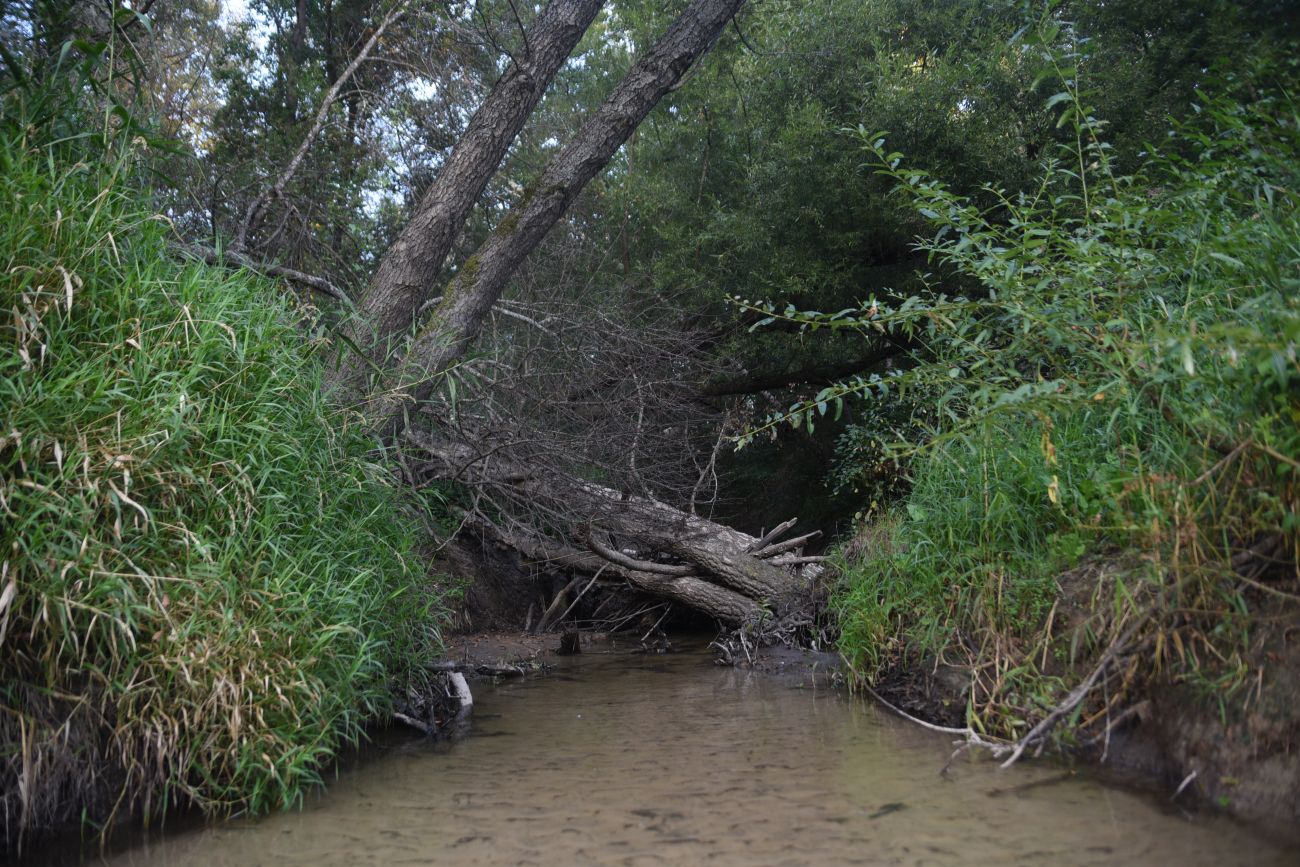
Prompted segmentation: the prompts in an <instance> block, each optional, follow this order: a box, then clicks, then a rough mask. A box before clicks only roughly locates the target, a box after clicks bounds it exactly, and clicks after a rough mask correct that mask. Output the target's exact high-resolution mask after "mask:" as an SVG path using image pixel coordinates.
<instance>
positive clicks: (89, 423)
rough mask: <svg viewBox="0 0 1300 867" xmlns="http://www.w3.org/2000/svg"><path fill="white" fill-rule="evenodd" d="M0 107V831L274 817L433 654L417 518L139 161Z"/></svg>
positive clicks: (26, 103) (270, 318)
mask: <svg viewBox="0 0 1300 867" xmlns="http://www.w3.org/2000/svg"><path fill="white" fill-rule="evenodd" d="M3 108H4V112H5V114H4V117H3V122H2V123H0V213H2V214H3V218H2V219H0V262H3V276H0V310H3V311H4V320H3V322H2V323H0V415H2V416H3V418H2V421H0V514H2V517H0V570H2V572H3V574H2V576H0V834H2V835H3V836H4V838H5V839H6V842H7V843H8V844H9V845H10V846H12V845H14V844H15V843H17V842H18V841H19V840H20V838H21V837H22V836H23V835H24V834H27V833H29V832H31V831H33V830H35V829H39V828H43V827H48V826H51V825H54V824H59V823H63V822H68V821H75V820H77V819H85V820H87V821H88V822H90V823H91V824H92V825H93V824H94V823H96V822H104V821H107V820H109V819H110V818H111V817H113V816H118V817H121V816H125V815H128V814H132V813H138V812H143V813H144V814H146V815H149V816H157V815H158V814H160V813H161V812H162V811H163V809H164V808H165V807H166V806H167V805H169V804H174V803H176V802H190V803H194V804H197V805H199V806H200V807H202V808H203V809H205V810H208V811H212V812H221V813H225V812H230V811H242V810H252V811H257V810H264V809H267V808H272V807H276V806H280V805H290V804H293V803H295V802H297V801H299V800H300V799H301V796H302V793H303V791H304V787H307V786H309V785H311V784H313V783H315V782H316V781H317V780H318V779H319V774H320V771H321V769H322V767H323V763H325V762H327V761H328V760H329V759H330V758H331V757H332V756H333V755H334V753H335V751H336V750H337V749H338V748H339V746H340V745H341V744H343V743H345V742H349V741H353V740H355V739H356V738H357V737H358V736H359V735H360V731H361V726H362V725H363V723H364V722H365V721H366V720H368V719H370V718H373V717H374V716H376V715H378V714H381V713H382V712H383V711H384V709H385V707H386V705H387V703H388V700H389V698H388V697H389V687H390V683H392V682H393V681H395V680H397V681H400V680H401V679H403V678H405V677H407V676H408V671H407V668H406V666H407V664H408V661H409V660H412V659H417V658H420V657H421V656H422V648H423V647H424V646H425V645H428V644H430V643H433V642H436V640H437V633H436V624H437V622H438V619H437V614H438V611H437V605H436V600H435V599H433V598H431V597H430V596H428V595H426V594H427V591H426V589H425V586H424V585H425V584H426V583H427V582H425V581H424V580H423V579H424V578H425V576H424V573H423V564H422V563H421V561H420V559H419V558H418V557H417V556H416V555H415V549H414V544H413V543H414V539H413V537H412V533H411V530H410V528H411V527H412V526H415V525H416V522H414V521H412V520H411V519H410V517H409V515H404V514H403V513H402V509H403V501H402V497H401V495H399V493H398V491H397V490H396V489H395V488H394V487H393V485H392V484H391V483H390V480H389V475H388V472H387V471H386V470H385V469H384V468H383V467H381V466H379V465H378V464H377V463H376V462H375V460H376V459H375V458H374V457H372V456H371V454H370V453H369V449H370V448H371V443H370V441H369V440H368V439H367V438H366V437H365V436H364V435H363V433H362V432H361V431H360V430H359V429H358V427H357V426H356V424H355V420H354V419H351V418H350V417H349V415H348V414H346V413H344V412H341V411H339V410H337V409H335V408H334V407H332V406H330V405H329V404H328V403H327V402H326V401H325V400H324V399H323V398H322V396H321V389H320V372H319V367H318V364H317V362H316V347H315V346H314V345H313V344H312V343H310V342H308V341H306V340H305V339H304V337H303V332H302V331H301V330H300V329H299V328H298V326H297V324H296V323H297V319H298V314H297V313H296V311H295V310H294V309H293V305H292V303H291V302H289V301H286V300H285V298H284V296H283V294H282V292H281V290H279V289H277V288H276V287H273V286H271V285H269V284H267V283H265V282H263V281H261V280H259V279H256V278H253V277H251V276H249V275H247V274H230V273H228V272H225V271H222V270H218V269H213V268H209V267H207V266H204V265H199V264H185V263H182V262H179V261H178V259H177V258H176V256H175V254H174V251H173V250H172V249H170V248H169V237H170V234H171V230H170V227H169V224H168V221H167V220H166V219H164V218H163V217H160V216H158V215H157V214H156V213H155V212H154V211H153V210H152V209H151V207H150V206H149V204H148V201H147V199H146V198H145V196H144V195H142V193H141V192H140V191H141V189H142V188H143V184H142V182H141V175H140V171H141V165H142V160H141V159H139V158H138V157H139V154H138V153H137V152H136V151H138V150H139V149H142V148H143V145H142V144H141V143H140V142H139V141H138V140H137V141H136V142H135V143H128V142H127V141H126V140H125V137H121V136H113V135H104V134H80V133H79V134H74V135H72V136H70V137H69V136H67V135H65V134H64V133H65V132H67V131H69V130H72V131H75V130H83V129H92V130H93V129H100V130H104V129H106V128H108V127H111V126H113V125H114V123H115V118H114V117H113V116H111V115H108V116H96V115H93V114H91V115H89V116H87V115H84V114H83V115H80V116H72V117H71V118H70V115H69V112H72V111H74V110H72V109H68V108H67V107H66V106H62V107H60V106H56V107H55V109H54V110H51V109H50V107H49V106H48V105H46V104H43V103H41V102H40V95H39V94H37V95H36V97H32V96H31V95H26V96H25V95H24V94H23V93H22V92H21V91H15V92H14V93H11V94H10V95H9V96H7V97H6V100H5V102H4V105H3ZM42 117H43V118H45V120H41V118H42Z"/></svg>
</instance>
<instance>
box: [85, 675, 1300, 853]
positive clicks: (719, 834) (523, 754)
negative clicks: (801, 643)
mask: <svg viewBox="0 0 1300 867" xmlns="http://www.w3.org/2000/svg"><path fill="white" fill-rule="evenodd" d="M475 693H476V700H475V719H476V722H475V727H474V733H473V734H472V735H471V736H470V737H468V738H465V739H463V740H461V741H459V742H457V743H455V744H453V745H451V746H449V747H447V746H443V747H439V748H431V747H430V746H428V745H427V744H426V743H425V742H424V741H422V740H419V739H416V738H405V737H403V736H401V735H400V734H398V735H395V736H394V737H393V738H390V739H389V740H388V741H387V742H386V743H383V744H380V745H379V746H377V747H376V748H375V749H373V750H370V751H369V753H368V755H367V756H366V757H365V758H364V759H363V760H362V761H359V762H358V763H357V766H356V767H355V768H353V769H349V770H347V771H345V772H344V773H342V774H341V776H340V777H339V779H337V780H335V781H333V782H332V783H331V785H330V786H329V788H328V790H327V791H325V792H324V793H322V794H321V795H319V796H317V797H313V798H310V799H309V800H308V804H307V806H306V808H305V809H304V810H303V811H302V812H292V813H283V814H278V815H273V816H270V817H268V818H265V819H261V820H257V821H251V820H250V821H235V822H228V823H224V824H219V825H215V826H212V827H208V828H203V829H197V830H193V831H189V832H183V833H173V834H167V835H163V837H162V838H161V839H158V840H156V841H154V842H150V843H146V844H142V845H138V846H136V847H135V848H133V849H130V850H127V851H125V852H122V853H120V854H118V855H115V856H112V857H110V858H108V859H107V862H106V863H108V864H111V865H114V867H128V865H130V867H145V865H149V867H154V865H239V867H249V865H259V864H265V865H272V864H274V865H296V864H301V865H311V867H324V865H334V864H339V865H342V864H375V865H385V867H394V865H404V864H436V865H456V864H557V865H568V864H629V865H631V864H702V863H711V864H800V865H802V864H908V865H911V864H918V865H919V864H995V863H998V864H1009V863H1014V864H1052V865H1057V864H1071V865H1082V864H1180V865H1196V864H1207V865H1209V864H1213V865H1226V864H1251V865H1259V864H1274V863H1277V864H1283V863H1296V855H1295V853H1294V852H1292V851H1290V850H1289V849H1288V847H1286V846H1284V845H1282V844H1280V843H1275V842H1268V841H1266V840H1264V839H1262V838H1260V837H1259V836H1257V835H1256V834H1255V833H1254V832H1252V831H1251V830H1250V829H1248V828H1246V827H1244V826H1241V825H1238V824H1236V823H1234V822H1232V821H1229V820H1227V819H1223V818H1221V817H1214V816H1198V817H1196V818H1189V817H1187V816H1185V815H1183V814H1181V813H1179V812H1177V811H1175V810H1172V809H1169V808H1168V807H1167V804H1166V802H1165V799H1164V798H1157V797H1156V796H1153V795H1148V794H1141V793H1136V792H1134V791H1130V790H1126V789H1123V788H1118V787H1113V786H1108V785H1103V784H1102V783H1100V782H1097V781H1096V780H1095V779H1092V778H1090V776H1089V775H1087V774H1084V773H1077V774H1072V773H1069V772H1068V771H1066V770H1065V769H1064V768H1062V767H1061V766H1059V765H1052V764H1048V763H1047V762H1043V761H1040V762H1027V763H1025V764H1023V765H1021V766H1019V767H1016V768H1014V769H1011V770H1007V771H1002V770H999V769H998V767H997V765H996V763H994V762H993V761H991V760H989V759H987V758H983V757H977V758H974V759H970V758H961V759H958V761H957V762H955V763H954V765H953V767H952V769H951V771H950V772H949V774H948V775H947V776H941V775H940V770H941V769H942V768H943V766H944V764H945V763H946V762H947V760H948V757H949V754H950V753H951V752H952V745H951V738H950V737H949V736H946V735H942V734H934V733H931V732H927V731H925V730H922V729H920V728H917V727H915V726H913V725H911V724H910V723H907V722H905V721H902V720H899V719H897V718H895V717H893V716H892V715H890V714H889V713H888V712H887V711H882V710H879V709H877V708H874V707H872V706H870V705H868V704H866V703H864V702H863V701H861V700H858V699H852V698H848V697H846V696H845V695H844V694H843V693H842V692H838V691H833V690H830V689H827V688H826V687H825V685H824V684H821V685H817V686H815V687H814V685H813V680H812V679H811V678H809V677H808V675H807V674H806V673H804V674H802V675H793V676H792V675H769V674H762V673H755V672H749V671H742V670H733V669H728V668H720V667H718V666H716V665H713V664H712V661H711V657H710V656H709V655H708V654H707V653H706V652H704V651H702V650H701V651H692V652H687V653H678V654H669V655H662V656H647V655H635V654H629V653H626V652H619V651H605V652H600V651H599V650H593V651H591V652H586V653H584V654H583V655H581V656H578V657H572V658H567V659H562V660H560V661H559V662H558V666H557V669H556V670H555V671H554V672H553V673H552V674H550V675H549V676H546V677H534V678H530V679H528V680H525V681H521V682H505V683H501V684H499V685H496V686H491V685H488V684H485V683H479V684H477V686H476V688H475Z"/></svg>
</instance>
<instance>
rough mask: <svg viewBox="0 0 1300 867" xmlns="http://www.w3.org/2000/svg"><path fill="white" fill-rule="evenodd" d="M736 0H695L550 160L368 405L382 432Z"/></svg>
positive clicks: (393, 284) (423, 388)
mask: <svg viewBox="0 0 1300 867" xmlns="http://www.w3.org/2000/svg"><path fill="white" fill-rule="evenodd" d="M743 4H744V0H694V2H692V3H691V5H690V6H688V7H687V8H686V10H685V11H684V12H683V13H682V14H681V16H680V17H678V19H677V20H676V21H675V22H673V24H672V26H671V27H669V29H668V31H667V32H666V33H665V34H664V35H663V36H662V37H661V38H660V39H659V41H658V42H657V43H655V45H654V47H653V48H651V50H650V51H649V53H648V54H647V55H646V56H644V57H642V58H641V59H640V60H638V61H637V62H636V63H635V64H634V65H633V66H632V68H631V69H630V70H629V71H628V73H627V75H626V76H625V77H624V78H623V80H622V81H621V82H619V84H618V86H617V87H615V88H614V91H613V93H611V94H610V96H609V98H608V99H606V100H605V102H604V103H603V104H602V105H601V107H600V108H599V109H598V110H597V111H596V113H595V114H594V115H593V116H592V117H591V119H590V120H588V121H587V123H586V124H585V125H584V126H583V128H582V129H581V130H580V131H579V132H578V134H577V135H576V136H575V137H574V138H573V140H572V141H570V142H569V144H568V145H567V146H566V147H565V148H564V150H562V151H561V152H560V153H559V154H557V155H556V156H555V158H554V159H552V160H551V162H550V163H549V164H548V165H547V167H546V169H545V170H544V171H543V173H542V177H541V179H540V180H539V181H538V182H537V183H535V184H534V185H533V186H532V188H531V189H530V190H528V191H526V192H525V193H524V196H523V198H522V199H521V200H520V201H519V202H518V203H517V204H516V205H515V206H514V207H513V208H512V209H511V210H510V213H509V214H508V215H507V216H506V217H505V219H503V220H502V221H501V224H500V225H499V226H498V227H497V228H496V230H494V231H493V233H492V235H491V236H490V237H489V238H488V240H487V242H486V243H485V244H484V245H483V247H482V248H481V249H480V250H479V252H478V253H477V254H476V255H474V256H472V257H470V259H469V260H468V261H467V262H466V263H465V266H464V267H463V268H462V269H461V271H460V273H459V274H458V275H457V276H456V279H455V280H453V281H452V284H451V286H450V287H449V288H448V290H447V291H446V292H445V293H444V295H443V300H442V302H441V303H440V304H439V307H438V311H437V313H436V314H435V316H434V319H433V321H432V322H431V323H430V325H429V327H427V328H426V329H425V330H424V331H423V332H421V333H420V334H419V335H418V336H417V337H416V338H415V340H414V342H413V343H412V345H411V347H410V349H409V350H408V351H407V354H406V356H405V357H404V358H403V360H402V362H401V364H400V365H399V366H398V370H397V372H396V376H395V377H394V379H395V383H394V385H393V387H390V388H385V389H381V390H380V391H379V392H378V393H377V396H376V397H375V399H374V400H373V401H372V403H371V406H370V408H369V410H370V413H371V418H372V420H373V421H374V422H375V423H376V425H377V427H378V429H379V430H380V431H381V432H383V433H385V434H389V435H391V434H393V433H395V432H396V431H397V430H398V429H400V427H401V423H402V414H403V408H404V405H405V404H406V403H407V402H409V401H412V400H416V401H418V400H423V399H424V398H426V397H428V395H429V394H430V393H431V392H432V390H433V387H434V382H435V377H436V375H437V373H438V372H440V371H442V370H445V369H446V368H447V367H448V366H449V365H450V364H452V363H453V362H454V361H456V360H457V359H459V358H460V357H461V356H462V355H463V354H464V352H465V350H466V349H467V348H468V347H469V344H470V342H471V341H472V340H473V339H474V338H475V337H476V336H477V334H478V332H479V329H480V327H481V326H482V323H483V320H484V318H485V317H486V316H487V313H488V311H489V309H491V307H492V305H493V304H494V303H495V302H496V300H497V299H498V298H499V297H500V296H501V293H502V292H503V291H504V289H505V287H506V283H507V281H508V280H509V279H510V277H511V275H512V274H513V273H514V271H515V269H516V268H517V267H518V266H519V264H520V263H521V262H522V261H523V260H524V258H525V257H526V256H527V255H528V254H529V253H530V252H531V251H532V250H533V248H534V247H535V246H537V244H538V243H539V242H540V241H541V240H542V238H543V237H544V236H545V235H546V233H547V232H548V231H549V230H550V228H551V227H552V226H553V225H555V223H556V222H557V221H558V220H559V219H560V217H561V216H562V215H563V214H564V212H565V210H566V209H567V208H568V207H569V205H570V203H572V202H573V200H574V199H575V198H576V197H577V195H578V194H579V193H580V192H581V191H582V189H583V187H584V186H586V184H587V182H588V181H590V180H591V179H592V178H593V177H595V176H596V173H597V172H599V171H600V170H601V169H602V168H604V166H605V165H606V163H608V162H609V160H610V158H611V157H612V156H613V155H614V153H615V152H616V151H617V150H618V149H619V147H621V146H622V144H623V143H624V142H625V141H627V138H628V136H630V135H631V134H632V132H633V130H635V129H636V127H637V125H638V124H640V123H641V121H642V120H643V119H644V118H645V116H646V115H647V114H649V113H650V110H651V109H652V108H654V107H655V105H657V104H658V102H659V100H660V98H662V97H663V95H664V94H665V93H667V92H668V91H669V89H671V88H672V87H673V86H674V85H675V84H676V83H677V82H678V81H680V80H681V78H682V76H683V75H684V74H685V73H686V71H687V70H688V69H689V68H690V67H691V65H692V64H693V63H694V62H695V61H696V60H697V59H698V58H699V57H700V56H701V55H702V54H704V53H705V51H707V50H708V49H709V47H710V46H711V45H712V44H713V42H714V40H716V39H717V37H718V34H719V33H721V31H722V28H723V27H724V26H725V25H726V23H727V22H728V21H729V20H731V17H732V16H733V15H734V14H735V13H736V11H737V10H738V9H739V8H740V7H741V6H742V5H743ZM381 270H382V269H381ZM403 279H405V278H400V277H397V276H392V275H390V274H388V273H384V274H381V275H377V276H376V281H375V285H374V287H373V289H372V291H374V292H378V293H383V294H384V295H386V296H391V297H393V298H394V299H399V300H400V299H403V298H409V297H410V290H409V289H404V288H403V286H404V285H406V284H404V283H402V280H403ZM405 306H406V307H410V306H411V305H410V304H409V303H406V304H405ZM405 315H409V314H405Z"/></svg>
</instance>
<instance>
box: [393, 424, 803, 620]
mask: <svg viewBox="0 0 1300 867" xmlns="http://www.w3.org/2000/svg"><path fill="white" fill-rule="evenodd" d="M405 439H406V441H407V444H408V446H409V448H410V449H412V456H413V457H414V458H415V459H416V460H415V462H414V464H413V472H415V473H416V474H417V477H418V478H419V479H429V478H437V479H449V480H455V481H458V482H461V483H464V484H467V485H469V486H470V487H471V488H472V489H473V490H475V491H476V492H479V493H480V494H481V495H482V496H483V497H484V500H483V502H484V505H485V506H486V508H485V507H481V506H476V507H474V508H472V509H470V510H468V511H467V512H466V514H465V525H466V526H467V527H470V528H472V529H474V530H475V531H477V532H479V533H481V534H484V535H487V536H489V537H490V538H492V539H493V540H494V541H496V542H498V543H501V544H504V545H507V546H509V547H511V548H513V549H515V550H516V551H518V552H519V553H520V554H521V555H522V556H523V557H525V558H527V559H529V560H532V561H534V562H542V563H547V564H550V565H552V566H558V567H559V568H561V569H564V570H565V571H568V572H573V573H579V574H590V575H593V576H596V577H597V579H598V580H599V579H600V578H602V577H603V578H604V579H605V580H607V581H608V580H614V581H623V582H626V583H627V584H628V585H630V586H632V587H634V588H635V589H637V590H640V591H643V592H645V593H649V594H652V595H655V596H660V597H663V598H666V599H669V600H672V601H675V602H679V603H681V604H684V605H686V606H688V607H690V608H693V609H695V610H697V611H701V612H703V613H705V614H708V615H710V616H711V617H714V618H716V619H717V620H719V621H721V622H722V623H724V624H726V625H728V626H741V625H745V624H754V623H757V622H759V621H761V620H764V619H770V620H773V621H779V620H780V619H781V618H783V617H785V616H787V615H790V614H794V613H797V612H798V611H799V609H800V608H801V605H802V602H803V600H804V599H805V598H806V597H807V591H808V589H809V585H810V583H811V581H812V579H813V578H815V577H816V576H817V574H818V573H819V572H820V570H821V566H820V565H819V564H818V562H816V561H818V560H819V559H820V558H815V557H802V556H798V555H795V556H793V557H790V556H786V555H788V554H789V552H791V551H796V550H797V549H798V548H799V547H801V546H802V544H804V543H806V542H807V541H808V540H809V539H810V538H811V537H812V535H814V534H807V535H805V536H801V537H798V538H796V539H792V540H790V541H789V542H784V543H782V542H778V541H776V540H777V539H778V538H779V537H780V535H781V534H783V533H784V532H787V531H788V530H790V529H791V528H792V527H793V526H794V521H793V520H791V521H787V522H785V523H784V524H782V525H781V526H780V527H777V528H775V530H774V531H773V532H772V533H768V534H765V535H764V536H763V537H762V538H758V537H754V536H750V535H748V534H746V533H742V532H740V531H738V530H734V529H732V528H730V527H727V526H724V525H722V524H718V523H716V522H714V521H710V520H708V519H706V518H703V517H701V516H699V515H696V514H692V513H691V512H687V511H683V510H681V509H677V508H675V507H673V506H671V505H668V504H667V503H664V502H661V501H659V500H656V499H654V498H653V497H647V496H638V495H632V494H630V493H627V492H625V491H619V490H617V489H614V488H611V487H607V486H605V485H601V484H597V483H595V482H591V481H586V480H583V479H580V478H577V477H576V476H573V475H571V474H568V473H564V472H561V471H559V470H557V469H555V468H553V467H549V466H546V465H545V464H536V463H535V464H529V463H526V462H522V461H520V460H517V459H515V458H513V457H511V456H510V455H509V449H508V448H505V447H501V446H499V445H498V446H495V447H493V446H484V447H478V448H475V447H472V446H469V445H466V444H463V443H456V442H451V441H448V440H440V439H437V438H435V437H434V436H432V435H430V434H427V433H421V432H418V431H416V430H415V429H413V428H411V429H408V430H407V433H406V436H405ZM512 505H515V506H517V507H522V508H526V509H527V510H529V511H531V512H533V513H534V514H535V513H537V512H539V511H542V512H546V513H547V514H548V515H549V520H548V521H545V522H542V521H536V520H534V521H527V522H524V521H519V520H516V519H515V518H513V517H512V515H513V514H514V513H516V510H515V509H512V508H511V506H512ZM489 512H491V513H492V514H489ZM543 523H545V524H549V525H550V526H551V527H552V528H553V529H552V531H551V532H550V533H543V532H541V531H540V530H539V529H538V527H539V526H541V525H542V524H543Z"/></svg>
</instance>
